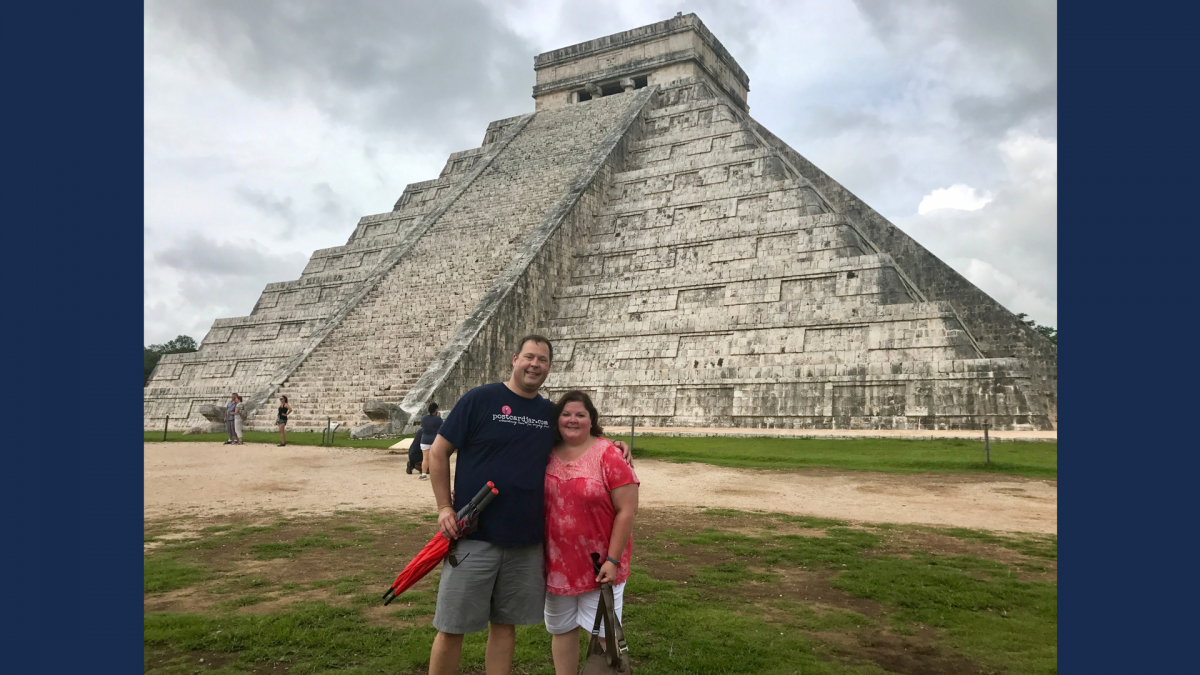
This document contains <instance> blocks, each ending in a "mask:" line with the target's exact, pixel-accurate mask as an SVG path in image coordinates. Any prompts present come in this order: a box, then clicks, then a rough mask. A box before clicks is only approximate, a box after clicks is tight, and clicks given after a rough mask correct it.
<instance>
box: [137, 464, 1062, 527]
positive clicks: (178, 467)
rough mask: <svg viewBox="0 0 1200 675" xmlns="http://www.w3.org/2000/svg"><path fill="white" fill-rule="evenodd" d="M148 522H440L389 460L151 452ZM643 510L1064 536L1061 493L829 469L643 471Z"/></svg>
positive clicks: (1002, 481)
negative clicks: (343, 513) (238, 516)
mask: <svg viewBox="0 0 1200 675" xmlns="http://www.w3.org/2000/svg"><path fill="white" fill-rule="evenodd" d="M143 458H144V472H143V476H144V498H143V499H144V501H143V504H144V517H145V518H147V519H155V518H162V517H167V516H176V515H185V514H191V515H197V516H217V515H222V514H231V513H246V512H252V511H257V510H263V509H267V510H278V511H294V512H296V513H301V514H314V515H316V514H327V513H332V512H333V511H336V510H344V509H402V510H414V511H428V512H432V511H433V510H434V506H435V504H434V500H433V492H432V490H430V489H429V484H428V483H426V482H424V481H419V480H417V478H416V475H415V474H414V475H407V474H405V473H404V467H405V463H406V455H404V454H392V453H390V452H389V451H387V450H371V449H361V448H323V447H314V446H288V447H286V448H280V447H276V446H273V445H266V444H250V445H244V446H236V447H235V446H227V445H221V444H219V443H176V442H172V443H145V444H144V445H143ZM635 469H636V471H637V473H638V477H639V478H640V479H641V481H642V488H641V494H640V497H641V500H640V501H641V504H642V505H643V506H645V507H647V508H669V507H681V506H682V507H689V508H691V507H696V506H707V507H713V508H730V509H743V510H765V511H779V512H783V513H790V514H795V515H808V516H818V517H824V518H837V519H841V520H850V521H860V522H890V523H907V524H923V525H936V526H946V527H968V528H973V529H986V530H999V531H1010V532H1034V533H1043V534H1057V532H1058V485H1057V483H1056V482H1055V481H1050V480H1037V479H1029V478H1016V477H995V476H981V475H973V474H950V475H924V474H919V475H903V474H887V473H874V472H858V471H836V470H828V469H806V470H798V471H765V470H754V469H732V468H724V467H716V466H710V465H706V464H674V463H670V462H660V461H653V460H640V461H638V462H637V465H636V467H635Z"/></svg>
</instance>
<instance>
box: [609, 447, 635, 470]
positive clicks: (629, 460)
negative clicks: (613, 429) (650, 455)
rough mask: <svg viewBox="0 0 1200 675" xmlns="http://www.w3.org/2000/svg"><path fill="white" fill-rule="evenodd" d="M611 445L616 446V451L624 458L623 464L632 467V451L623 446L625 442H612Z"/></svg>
mask: <svg viewBox="0 0 1200 675" xmlns="http://www.w3.org/2000/svg"><path fill="white" fill-rule="evenodd" d="M613 445H615V446H617V449H618V450H620V451H621V455H622V456H624V457H625V463H626V464H628V465H629V466H630V467H632V466H633V450H630V449H629V446H628V445H625V441H613Z"/></svg>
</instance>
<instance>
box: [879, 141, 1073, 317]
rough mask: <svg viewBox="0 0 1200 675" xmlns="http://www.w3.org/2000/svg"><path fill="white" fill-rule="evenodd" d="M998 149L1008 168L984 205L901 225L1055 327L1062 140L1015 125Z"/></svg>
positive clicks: (1004, 299) (1009, 302) (1019, 308)
mask: <svg viewBox="0 0 1200 675" xmlns="http://www.w3.org/2000/svg"><path fill="white" fill-rule="evenodd" d="M993 153H994V155H995V156H996V157H998V158H999V160H1000V162H1001V163H1002V164H1003V166H1004V167H1005V174H1004V175H1003V176H1002V177H999V178H998V179H997V181H996V184H995V187H994V197H993V198H992V200H991V201H989V202H988V203H987V204H985V205H983V206H982V207H980V208H978V209H975V210H971V211H967V210H960V209H937V210H928V211H925V212H920V211H919V212H918V213H917V214H916V215H913V216H909V217H907V218H900V219H897V220H896V224H897V225H899V226H900V227H901V228H902V229H903V230H904V231H906V232H908V233H909V234H910V235H912V236H913V238H915V239H916V240H917V241H919V242H921V243H922V244H923V245H924V246H925V247H926V248H928V249H929V250H930V251H932V252H933V253H934V254H935V255H937V256H938V257H940V258H941V259H942V260H943V261H945V262H946V263H947V264H948V265H950V266H951V267H953V268H954V269H956V270H958V272H959V273H960V274H962V275H963V276H965V277H967V279H969V280H970V281H971V282H972V283H974V284H975V285H977V286H979V287H980V288H981V289H982V290H983V291H984V292H986V293H987V294H988V295H991V296H992V297H993V298H995V299H996V301H997V302H999V303H1000V304H1002V305H1004V306H1005V307H1007V308H1008V309H1009V310H1010V311H1012V312H1015V313H1019V312H1024V313H1025V314H1028V315H1029V316H1030V317H1032V318H1033V319H1035V320H1037V322H1038V323H1041V324H1046V325H1050V326H1057V325H1058V142H1057V140H1055V139H1052V138H1045V137H1043V136H1039V135H1037V134H1036V133H1032V132H1030V131H1027V130H1012V131H1010V132H1009V133H1008V134H1007V135H1006V136H1005V138H1004V139H1003V140H1002V141H1000V142H999V143H997V144H996V146H995V148H993Z"/></svg>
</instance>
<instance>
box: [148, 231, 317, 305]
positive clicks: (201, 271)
mask: <svg viewBox="0 0 1200 675" xmlns="http://www.w3.org/2000/svg"><path fill="white" fill-rule="evenodd" d="M153 259H154V262H156V263H159V264H162V265H164V266H165V267H168V268H171V269H173V270H176V271H179V272H183V273H186V274H187V275H188V278H189V279H203V280H204V281H206V282H207V281H212V280H215V279H222V278H225V277H241V278H251V279H266V281H264V282H263V284H264V285H265V284H266V283H267V282H268V281H284V280H287V279H295V278H296V277H298V276H299V275H300V271H301V270H302V269H304V265H305V263H306V262H307V261H308V256H305V255H301V254H286V255H276V254H272V253H269V252H266V251H264V250H262V248H261V245H260V244H258V243H257V242H249V243H246V242H240V243H235V242H221V241H215V240H213V239H211V238H210V237H206V236H204V235H202V234H197V233H194V232H193V233H190V234H188V235H187V236H186V237H184V238H183V239H182V240H181V241H179V242H178V243H175V244H173V245H171V246H169V247H167V248H164V249H163V250H161V251H158V252H157V253H155V254H154V256H153ZM239 283H243V282H242V281H241V280H239ZM261 290H262V288H261V286H260V287H259V288H257V289H255V293H256V294H257V292H258V291H261ZM255 297H257V295H256V296H255Z"/></svg>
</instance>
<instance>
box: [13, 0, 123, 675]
mask: <svg viewBox="0 0 1200 675" xmlns="http://www.w3.org/2000/svg"><path fill="white" fill-rule="evenodd" d="M5 18H6V22H5V23H6V25H7V30H6V31H5V33H6V35H5V41H4V43H5V44H4V50H5V52H6V55H7V59H6V60H5V61H6V63H7V64H9V66H10V68H9V70H8V73H9V75H10V76H11V78H12V82H14V83H15V85H16V86H15V87H9V88H8V93H9V95H8V96H6V104H7V105H6V106H5V107H6V108H7V109H8V112H9V116H8V119H9V122H8V126H7V128H6V134H5V136H6V139H5V141H6V142H5V145H6V150H9V153H10V154H8V156H7V158H6V159H8V160H9V161H8V162H6V164H7V165H8V169H9V172H10V173H9V176H10V178H9V181H10V183H9V184H10V185H12V186H13V189H12V192H11V193H9V194H10V195H11V198H10V199H8V200H6V201H7V204H6V206H7V209H6V211H7V213H6V215H7V218H6V219H5V220H6V225H7V227H6V228H5V234H6V238H7V241H6V242H5V243H6V244H7V247H6V248H7V251H8V255H7V256H5V258H6V260H5V267H6V268H7V270H8V277H9V282H8V284H6V287H7V288H8V290H9V293H10V297H11V296H13V295H15V296H16V297H15V298H13V299H14V300H15V302H14V303H13V305H14V306H12V307H11V309H10V310H9V311H8V312H7V319H8V320H7V322H6V323H7V324H8V326H7V327H8V331H7V333H8V335H9V336H10V337H9V343H8V347H7V355H8V356H9V359H8V362H9V363H11V364H12V365H13V367H14V370H15V371H16V373H15V375H16V377H15V379H16V381H17V382H20V384H18V385H16V386H14V387H12V388H13V389H14V390H16V391H14V394H15V396H12V397H11V398H10V399H9V403H8V406H9V410H10V411H11V412H10V413H9V419H10V420H13V421H14V422H13V423H12V424H11V426H10V428H9V429H8V436H9V438H10V439H11V442H10V444H9V451H8V452H7V453H5V454H6V457H5V459H6V460H7V465H6V466H5V472H4V475H5V477H6V479H7V480H6V481H5V483H6V484H7V485H6V488H7V489H6V490H4V493H5V502H6V506H7V508H6V509H5V513H6V515H7V516H8V520H7V525H8V526H9V528H11V530H12V536H10V537H9V540H8V541H9V545H10V546H12V548H7V547H6V548H7V550H6V554H5V556H4V558H5V578H6V580H7V581H8V584H7V588H6V590H7V591H8V593H10V594H11V595H10V603H9V611H7V612H6V614H7V617H8V621H7V623H9V625H10V626H12V632H10V633H9V635H8V636H7V637H8V639H7V640H6V642H7V644H8V645H9V649H7V650H6V651H7V654H6V656H7V658H6V662H5V670H7V671H9V672H14V673H18V672H27V673H32V672H50V671H53V672H138V670H137V669H139V668H142V667H143V664H144V659H143V657H142V651H143V648H142V638H141V633H142V622H141V613H142V600H141V596H139V595H138V594H137V589H138V588H139V586H141V583H140V582H141V576H142V564H141V559H140V558H139V557H138V555H137V554H138V553H139V552H140V550H139V549H138V547H137V546H138V541H137V539H138V538H139V537H140V534H141V530H142V525H141V521H142V479H141V473H142V461H141V453H140V452H139V451H138V449H137V446H136V445H135V444H134V443H133V442H132V441H133V440H134V439H136V438H138V436H137V435H136V434H137V433H138V429H137V428H135V426H140V420H139V419H138V416H137V415H129V414H126V413H122V412H121V411H123V410H127V409H128V408H134V409H136V406H137V403H136V402H135V401H136V400H137V399H139V398H140V394H136V395H135V393H136V392H135V390H134V389H133V387H134V386H135V385H136V384H137V379H136V376H135V375H133V373H132V371H133V369H134V367H135V366H133V364H126V363H125V360H126V359H127V358H128V360H133V359H134V357H135V354H136V351H135V350H136V346H137V344H138V342H139V340H141V332H142V331H141V325H142V321H143V319H142V311H141V307H140V306H139V304H140V297H139V296H140V295H141V294H140V293H139V291H140V290H141V287H142V272H141V267H142V265H141V262H140V261H141V258H142V246H141V236H140V234H141V230H142V228H141V226H140V223H139V221H138V220H137V214H139V213H142V212H143V209H144V206H143V200H142V181H141V177H142V173H143V160H142V138H143V130H142V118H143V112H142V109H143V106H142V99H143V89H142V72H143V68H142V25H143V19H142V5H141V4H140V3H137V4H134V3H99V4H96V3H93V4H86V3H78V4H70V5H62V4H44V5H38V4H32V5H31V4H26V5H14V6H13V7H10V8H9V10H8V11H7V12H6V16H5ZM6 192H7V191H6ZM30 329H32V330H30ZM17 336H19V337H17ZM14 338H15V339H14ZM125 387H128V389H126V388H125ZM15 406H36V413H35V414H34V415H32V416H31V417H32V418H33V419H32V420H30V421H32V424H29V423H24V421H25V420H27V419H29V417H25V418H24V419H23V418H22V413H21V412H20V410H19V408H15ZM26 415H27V413H26ZM112 420H121V422H120V423H119V424H118V425H117V427H118V428H116V429H112V428H109V424H110V421H112ZM12 601H15V602H12ZM14 605H15V606H14ZM80 615H82V616H83V617H86V618H84V619H83V620H80Z"/></svg>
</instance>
